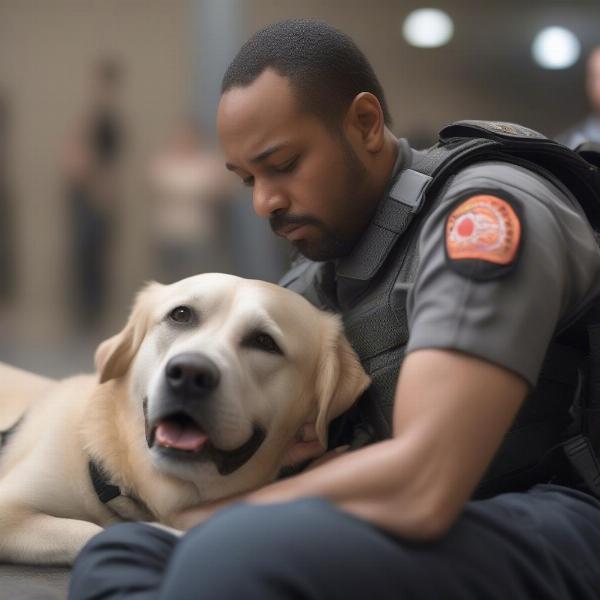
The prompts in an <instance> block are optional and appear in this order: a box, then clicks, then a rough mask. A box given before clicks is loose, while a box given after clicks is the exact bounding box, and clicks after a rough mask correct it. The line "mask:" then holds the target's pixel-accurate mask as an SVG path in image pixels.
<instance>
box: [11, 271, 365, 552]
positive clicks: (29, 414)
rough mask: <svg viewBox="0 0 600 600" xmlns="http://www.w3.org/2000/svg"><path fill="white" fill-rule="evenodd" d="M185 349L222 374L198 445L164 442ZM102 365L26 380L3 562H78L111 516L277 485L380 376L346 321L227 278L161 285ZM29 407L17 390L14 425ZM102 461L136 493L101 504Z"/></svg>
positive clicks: (166, 518)
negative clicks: (312, 435)
mask: <svg viewBox="0 0 600 600" xmlns="http://www.w3.org/2000/svg"><path fill="white" fill-rule="evenodd" d="M178 306H185V307H188V308H189V309H190V310H189V311H183V314H184V316H187V317H189V316H190V315H191V317H190V318H189V319H188V320H187V321H185V322H178V321H177V320H176V319H174V317H173V312H172V311H173V309H174V308H175V307H178ZM180 313H181V311H180V312H178V313H177V315H179V317H180V316H181V314H180ZM265 335H266V336H267V337H265ZM261 336H262V337H261ZM269 336H270V337H269ZM272 341H274V342H275V346H273V345H272V344H271V342H272ZM182 355H186V356H190V355H191V356H192V357H202V360H207V361H209V362H210V364H211V365H213V367H214V368H215V369H216V370H217V371H218V373H219V380H218V385H216V386H215V388H214V389H211V390H210V392H209V393H207V394H206V395H205V396H203V398H202V400H201V402H200V401H198V400H197V399H196V400H194V402H193V403H192V404H193V406H194V408H193V410H191V409H190V410H191V413H190V414H192V413H193V420H194V422H195V423H196V424H199V426H200V428H201V431H202V432H203V433H205V434H206V436H208V442H206V444H205V445H204V446H202V447H201V449H200V450H198V451H197V452H196V451H187V450H185V449H184V450H181V449H177V446H175V449H173V448H170V447H169V444H167V443H163V444H159V443H157V441H156V433H155V432H156V431H157V429H156V427H157V425H156V424H157V423H158V424H159V427H160V422H161V419H164V418H169V411H171V412H172V411H174V410H176V408H174V407H175V405H176V406H177V407H181V406H182V405H183V404H185V403H186V402H188V400H187V397H181V396H180V395H179V396H178V393H179V392H174V391H173V390H172V389H170V388H169V384H168V383H165V380H166V375H165V373H166V369H167V366H168V364H170V362H169V361H171V360H172V359H173V358H174V357H179V356H182ZM96 367H97V373H96V375H81V376H76V377H72V378H69V379H66V380H63V381H60V382H56V383H53V382H50V381H48V380H45V379H43V378H38V379H36V378H32V379H31V380H30V387H29V388H27V386H24V387H25V388H27V391H28V394H25V396H27V397H28V398H31V397H32V396H33V395H38V394H39V397H38V398H37V399H36V400H35V401H34V402H31V403H30V404H29V407H28V408H27V410H26V412H25V414H24V418H23V420H22V422H21V423H20V424H19V426H18V428H17V430H16V433H15V434H14V436H13V437H11V438H10V441H9V442H8V445H7V446H6V447H5V448H4V449H3V450H2V452H1V454H0V560H2V561H11V562H29V563H38V564H69V563H71V562H72V561H73V559H74V558H75V556H76V554H77V552H78V551H79V550H80V549H81V547H82V546H83V545H84V544H85V543H86V542H87V540H89V539H90V537H92V536H93V535H94V534H96V533H98V532H99V531H100V530H101V528H102V527H103V526H106V525H108V524H110V523H113V522H115V521H119V520H122V519H143V520H156V521H159V522H161V523H165V524H167V525H168V524H169V523H170V522H171V521H170V519H171V518H172V517H173V516H174V515H176V514H178V512H179V511H182V510H184V509H186V508H189V507H191V506H194V505H197V504H201V503H203V502H208V501H213V500H216V499H219V498H224V497H227V496H230V495H234V494H236V493H240V492H243V491H245V490H250V489H253V488H256V487H258V486H260V485H263V484H265V483H267V482H269V481H272V480H273V479H274V478H275V477H276V476H277V474H278V472H279V471H280V469H281V468H282V466H284V465H285V464H286V463H285V461H286V456H288V455H289V452H290V449H291V448H292V447H293V446H294V444H297V443H298V434H299V432H300V431H301V430H302V428H303V426H304V425H305V424H306V423H314V425H315V427H316V432H317V435H318V438H319V440H320V442H321V443H322V445H323V446H325V444H326V438H327V427H328V424H329V421H330V420H331V419H332V418H334V417H335V416H337V415H339V414H341V413H342V412H343V411H345V410H346V409H348V408H349V407H350V406H351V405H352V403H353V402H354V401H355V400H356V398H357V397H358V396H359V395H360V393H361V392H362V391H363V390H364V389H365V388H366V386H367V385H368V383H369V378H368V377H367V375H366V374H365V372H364V371H363V369H362V368H361V366H360V363H359V362H358V359H357V357H356V355H355V354H354V352H353V351H352V349H351V347H350V345H349V344H348V342H347V340H346V339H345V338H344V336H343V332H342V327H341V323H340V321H339V318H338V317H336V316H334V315H332V314H328V313H325V312H321V311H318V310H317V309H315V308H314V307H313V306H311V305H310V304H309V303H308V302H307V301H306V300H305V299H303V298H302V297H301V296H298V295H297V294H294V293H293V292H290V291H289V290H285V289H283V288H280V287H278V286H275V285H271V284H267V283H264V282H259V281H249V280H244V279H240V278H237V277H233V276H229V275H220V274H205V275H198V276H195V277H190V278H188V279H185V280H183V281H180V282H177V283H174V284H172V285H169V286H164V285H160V284H157V283H151V284H149V285H148V286H147V287H146V288H145V289H143V290H142V292H140V294H139V295H138V297H137V300H136V302H135V305H134V308H133V310H132V313H131V315H130V318H129V320H128V322H127V324H126V326H125V327H124V329H123V330H122V331H121V332H120V333H118V334H117V335H116V336H114V337H112V338H110V339H108V340H106V341H105V342H103V343H102V344H101V345H100V346H99V348H98V350H97V352H96ZM27 404H28V401H26V400H24V399H23V397H19V394H16V393H15V394H14V396H13V397H12V398H11V396H8V397H7V396H6V394H4V393H3V394H2V402H1V403H0V430H2V429H3V428H6V427H7V426H8V425H10V424H11V423H12V422H14V421H16V420H17V418H18V417H19V416H20V414H21V413H22V412H23V411H24V410H25V408H26V405H27ZM186 410H187V409H186ZM165 415H166V417H165ZM256 431H261V432H263V433H264V435H265V437H264V439H263V441H262V443H261V444H260V445H259V446H258V448H257V449H255V451H254V453H252V454H251V455H250V457H249V458H246V459H244V460H243V461H242V462H241V464H235V465H234V470H233V471H232V472H223V471H222V470H220V469H219V468H218V464H217V463H218V461H217V460H216V459H215V460H213V458H212V457H213V455H212V454H210V451H212V450H211V449H214V450H215V452H222V451H223V452H225V453H227V452H231V451H234V450H235V449H237V448H240V447H243V446H244V444H245V443H246V442H247V441H248V440H249V439H251V438H252V435H253V433H256ZM159 441H161V440H159ZM162 442H164V439H162ZM198 443H200V442H198ZM207 449H208V450H207ZM205 450H206V452H205ZM207 452H209V453H208V454H207ZM202 456H204V457H203V458H201V457H202ZM199 457H200V458H199ZM90 459H93V460H94V461H95V462H96V464H98V465H100V466H101V467H102V469H103V470H104V471H105V472H106V474H107V477H108V478H109V480H110V482H111V483H112V484H114V485H117V486H119V487H120V488H121V491H122V494H123V497H120V498H118V499H116V500H113V501H112V502H111V503H109V505H106V504H103V503H101V502H100V501H99V499H98V497H97V495H96V493H95V492H94V489H93V486H92V483H91V478H90V475H89V472H88V464H89V461H90ZM238 463H239V460H238ZM128 497H129V498H128ZM110 505H112V506H110ZM109 506H110V507H109Z"/></svg>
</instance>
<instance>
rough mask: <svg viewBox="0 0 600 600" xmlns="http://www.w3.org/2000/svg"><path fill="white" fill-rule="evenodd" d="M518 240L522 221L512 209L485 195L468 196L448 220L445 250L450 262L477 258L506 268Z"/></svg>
mask: <svg viewBox="0 0 600 600" xmlns="http://www.w3.org/2000/svg"><path fill="white" fill-rule="evenodd" d="M520 240H521V222H520V221H519V217H518V216H517V214H516V213H515V211H514V209H513V207H512V206H511V205H510V204H509V203H508V202H507V201H506V200H503V199H502V198H498V197H497V196H491V195H488V194H480V195H477V196H471V197H470V198H468V199H467V200H465V201H464V202H462V203H461V204H459V206H457V207H456V208H455V209H454V210H453V211H452V214H451V215H450V216H449V217H448V221H447V223H446V249H447V252H448V258H449V259H450V260H462V259H477V260H483V261H486V262H490V263H494V264H498V265H509V264H510V263H512V262H513V260H514V259H515V257H516V255H517V250H518V249H519V242H520Z"/></svg>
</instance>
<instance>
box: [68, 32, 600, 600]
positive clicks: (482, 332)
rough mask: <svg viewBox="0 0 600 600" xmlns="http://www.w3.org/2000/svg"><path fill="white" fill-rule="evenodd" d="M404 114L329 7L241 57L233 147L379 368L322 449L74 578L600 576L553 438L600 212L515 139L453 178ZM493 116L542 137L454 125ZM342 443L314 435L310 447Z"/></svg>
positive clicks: (595, 534) (347, 589)
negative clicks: (291, 472) (304, 465)
mask: <svg viewBox="0 0 600 600" xmlns="http://www.w3.org/2000/svg"><path fill="white" fill-rule="evenodd" d="M389 124H390V117H389V113H388V108H387V106H386V102H385V99H384V95H383V92H382V89H381V87H380V85H379V82H378V81H377V78H376V76H375V74H374V73H373V71H372V69H371V67H370V65H369V63H368V62H367V60H366V58H365V57H364V56H363V54H362V53H361V52H360V50H359V49H358V48H357V47H356V46H355V44H354V43H353V42H352V41H351V40H350V39H349V38H348V37H347V36H346V35H344V34H342V33H340V32H339V31H337V30H335V29H333V28H331V27H329V26H328V25H326V24H323V23H318V22H310V21H286V22H282V23H277V24H274V25H271V26H269V27H267V28H265V29H264V30H262V31H260V32H258V33H257V34H255V35H254V36H253V37H252V38H251V39H250V40H249V41H248V42H247V43H246V44H245V45H244V46H243V47H242V49H241V50H240V52H239V54H238V55H237V57H236V58H235V59H234V60H233V62H232V64H231V65H230V67H229V69H228V71H227V72H226V74H225V77H224V81H223V94H222V98H221V101H220V106H219V115H218V127H219V134H220V138H221V141H222V144H223V147H224V151H225V155H226V160H227V167H228V168H229V169H230V170H231V171H233V172H235V173H236V174H237V175H239V177H240V178H241V179H242V180H243V182H244V183H245V184H246V185H248V186H250V187H251V188H252V194H253V205H254V209H255V211H256V213H257V214H258V216H259V217H262V218H266V219H269V222H270V224H271V227H272V229H273V231H274V232H275V233H276V234H278V235H281V236H283V237H285V238H287V239H288V240H289V241H290V242H291V243H292V244H293V245H294V246H295V247H296V248H297V250H298V251H299V252H300V254H301V255H303V257H305V258H304V259H303V260H301V261H299V262H298V264H297V265H296V266H295V267H294V268H293V269H292V270H291V271H290V273H289V274H288V275H287V276H286V277H285V278H284V280H283V282H282V283H283V284H284V285H287V286H289V287H291V288H292V289H296V290H298V291H299V292H300V293H303V294H305V295H306V297H308V298H309V299H310V300H311V301H312V302H314V303H316V304H317V305H319V306H321V307H323V308H328V309H330V310H335V311H338V312H339V313H341V315H342V317H343V319H344V323H345V326H346V332H347V334H348V336H349V338H350V340H351V342H352V343H353V345H354V347H355V349H356V350H357V352H358V354H359V356H360V357H361V360H362V361H363V364H364V366H365V368H366V369H367V370H368V371H369V373H370V374H371V376H372V378H373V385H372V387H371V389H370V390H369V391H368V392H367V394H366V395H365V397H363V398H362V399H361V401H360V402H359V403H358V405H357V408H356V410H355V411H352V412H351V413H349V414H348V415H346V417H345V418H342V419H341V420H340V421H339V422H337V423H335V424H334V425H335V426H334V427H333V428H332V431H331V432H330V435H331V444H330V448H331V450H330V452H329V454H327V455H326V456H325V457H324V458H323V459H321V464H319V465H318V466H316V467H314V468H312V469H308V470H305V471H304V472H302V473H300V474H298V475H295V476H291V477H287V478H285V479H282V480H280V481H278V482H276V483H274V484H272V485H269V486H267V487H265V488H263V489H262V490H258V491H257V492H254V493H251V494H249V495H248V496H246V497H245V498H244V500H245V502H241V503H235V504H233V506H231V507H228V508H226V509H224V510H221V511H219V512H218V513H217V514H216V515H215V516H213V517H212V518H208V520H206V519H207V517H209V516H211V515H212V513H213V512H214V511H215V510H216V509H218V508H222V505H219V506H213V507H209V508H199V509H198V510H194V511H190V512H189V513H188V514H186V515H184V516H183V518H182V523H184V522H185V523H186V524H187V525H191V524H193V523H199V522H201V521H204V520H206V522H204V523H203V524H202V525H199V526H197V527H194V528H192V529H191V530H190V531H189V533H187V534H186V535H185V536H184V537H183V538H181V539H179V538H177V537H176V536H174V535H172V534H170V533H167V532H164V531H160V532H157V530H155V529H153V528H150V527H149V526H147V525H141V524H137V525H122V526H117V527H115V528H113V529H109V530H108V531H107V532H105V533H103V534H101V535H100V536H98V537H97V538H96V539H95V540H93V541H92V542H91V543H90V544H89V545H88V546H87V547H86V549H84V551H83V553H82V554H81V555H80V558H79V560H78V562H77V564H76V567H75V571H74V575H73V584H72V585H73V587H72V597H73V598H91V597H92V596H93V595H94V594H98V595H101V596H102V597H103V598H111V597H121V595H126V592H127V591H133V590H135V591H136V594H137V595H136V598H150V597H157V596H156V594H158V596H159V597H162V598H215V599H217V598H218V599H236V600H237V599H239V598H245V599H260V600H266V599H273V598H281V599H283V598H311V599H312V598H314V599H317V598H318V599H327V598H345V599H349V598H377V599H378V600H381V599H385V598H389V599H398V598H419V599H420V598H436V599H439V598H452V599H457V600H466V599H468V598H473V599H475V598H476V599H481V598H512V599H513V600H517V599H521V598H523V599H524V598H529V599H535V600H538V599H540V598H547V599H551V598H555V599H557V600H558V599H561V600H564V599H567V598H573V599H575V598H576V599H577V600H583V599H592V598H600V565H599V562H598V557H599V556H600V501H599V500H598V499H597V498H595V497H594V495H593V494H591V493H589V490H587V491H585V490H584V489H583V487H581V488H580V486H579V485H575V483H573V485H572V486H571V485H564V483H569V479H568V477H564V478H561V476H560V473H559V471H560V470H559V469H558V466H557V465H554V464H552V461H550V464H547V463H548V461H547V460H545V459H546V458H547V457H548V456H552V452H551V450H553V449H554V448H555V446H556V444H559V443H560V440H561V439H563V438H562V437H561V436H562V435H563V433H564V432H563V431H562V429H563V428H564V427H566V426H567V425H569V423H570V420H572V415H573V412H572V410H571V408H572V406H571V405H573V404H574V402H575V401H576V400H577V398H578V393H579V392H580V391H581V385H580V384H581V381H580V380H578V374H581V370H580V369H579V368H578V366H577V364H576V363H577V361H576V359H575V358H574V356H575V354H576V353H574V352H570V351H569V349H568V348H569V346H568V345H567V344H566V343H563V342H564V341H563V340H562V338H560V339H559V336H558V335H557V334H558V333H560V332H562V331H565V330H566V329H567V328H568V326H569V325H571V324H572V323H573V322H574V321H575V320H576V319H577V318H578V317H579V316H580V315H581V314H582V313H583V312H584V310H585V309H586V308H587V307H589V306H591V305H593V303H594V301H595V299H596V298H597V297H599V296H600V251H599V249H598V246H597V244H596V241H595V238H594V233H593V231H592V228H591V227H590V224H589V223H588V221H587V220H586V218H585V216H584V213H583V211H582V209H581V207H580V206H579V204H578V203H577V202H576V201H575V200H574V197H573V195H572V194H571V193H570V191H569V190H568V189H567V188H566V187H565V186H564V185H562V184H561V183H560V182H559V181H558V180H555V179H554V178H553V177H550V176H548V177H545V176H544V175H543V174H541V173H543V172H544V171H543V170H540V169H537V168H533V167H532V168H527V166H525V165H526V164H528V163H525V162H523V163H522V164H515V163H514V162H511V161H509V160H504V159H502V158H501V157H500V158H499V157H498V156H499V155H498V156H496V155H491V154H488V155H485V156H483V157H482V158H481V159H480V160H477V161H475V162H474V163H471V164H468V165H467V166H465V167H463V168H456V169H455V171H454V172H453V173H452V175H451V176H448V177H446V178H445V179H444V181H443V182H442V181H440V184H439V185H438V186H437V188H435V189H434V191H433V192H432V191H431V189H432V188H431V184H432V182H434V181H438V179H437V174H436V173H437V169H438V167H437V166H436V168H435V169H433V168H430V167H431V165H432V164H433V163H432V161H433V158H431V157H432V156H433V154H431V153H417V152H414V151H412V150H411V149H410V148H409V147H408V145H407V144H406V142H405V141H403V140H398V139H396V137H394V135H393V134H392V132H391V131H390V129H389ZM473 130H477V131H481V133H482V135H489V136H492V137H493V136H494V135H495V134H494V131H496V132H497V133H498V135H500V134H501V135H503V136H504V137H505V138H506V139H511V137H512V138H514V139H515V140H516V139H517V138H519V139H521V138H531V140H533V142H535V141H536V139H537V138H538V137H541V136H539V135H538V134H536V133H535V132H531V130H527V129H525V128H519V127H517V126H510V125H506V124H485V123H483V124H482V123H477V122H470V123H469V122H467V123H466V124H463V125H459V126H455V127H454V128H450V129H448V130H447V133H446V135H447V137H448V140H449V141H447V142H448V143H447V144H446V148H447V149H448V148H450V149H452V148H453V147H454V146H457V144H458V142H457V141H456V139H458V138H460V135H459V134H461V135H463V134H462V133H461V132H463V133H464V132H472V131H473ZM454 136H458V137H456V138H455V137H454ZM498 139H500V138H498ZM452 140H455V141H452ZM538 141H539V140H538ZM462 143H463V142H461V144H462ZM453 144H454V146H453ZM540 144H541V145H542V146H543V145H544V142H543V141H540ZM462 147H463V146H461V148H462ZM464 147H467V146H464ZM453 156H454V155H453ZM428 161H429V162H428ZM428 165H429V166H428ZM440 168H441V167H440ZM428 170H429V174H428ZM426 189H428V190H430V191H429V192H428V193H424V190H426ZM558 342H561V343H558ZM551 350H552V351H551ZM400 367H402V368H401V370H400ZM571 367H573V368H571ZM541 382H543V383H541ZM340 444H344V445H350V446H351V448H352V450H353V451H349V452H340V451H339V450H340ZM335 447H337V448H335ZM342 448H343V446H342ZM336 449H337V452H336ZM322 452H323V449H321V448H319V447H318V444H316V443H315V442H310V441H308V442H305V443H304V445H303V446H302V447H300V446H299V448H298V462H302V460H303V459H308V458H314V457H316V456H318V455H319V454H321V453H322ZM326 459H329V460H326ZM555 467H556V468H555ZM559 482H560V483H561V485H559V484H558V483H559ZM573 482H575V479H573ZM474 498H477V499H474ZM115 557H118V558H119V559H120V561H121V562H120V563H118V564H117V562H116V561H115ZM94 597H96V596H94Z"/></svg>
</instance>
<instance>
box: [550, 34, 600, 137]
mask: <svg viewBox="0 0 600 600" xmlns="http://www.w3.org/2000/svg"><path fill="white" fill-rule="evenodd" d="M585 91H586V94H587V98H588V100H589V103H590V108H591V109H592V110H591V112H590V114H589V115H588V116H587V117H586V118H585V119H584V120H583V121H581V122H579V123H577V124H576V125H573V127H571V128H569V129H567V131H564V132H563V133H561V134H560V135H559V136H558V137H557V138H556V139H557V140H558V141H559V142H560V143H561V144H564V145H565V146H568V147H569V148H576V147H577V146H579V144H583V143H585V142H595V143H597V144H600V46H597V47H595V48H593V49H592V51H591V52H590V53H589V55H588V59H587V63H586V74H585Z"/></svg>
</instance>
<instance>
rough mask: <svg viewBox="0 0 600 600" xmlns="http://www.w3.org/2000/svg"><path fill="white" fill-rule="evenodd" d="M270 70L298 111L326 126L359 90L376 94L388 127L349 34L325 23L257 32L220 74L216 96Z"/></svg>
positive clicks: (379, 91)
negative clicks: (291, 93)
mask: <svg viewBox="0 0 600 600" xmlns="http://www.w3.org/2000/svg"><path fill="white" fill-rule="evenodd" d="M269 68H270V69H273V70H274V71H275V72H276V73H278V74H279V75H281V76H283V77H286V78H288V79H289V80H290V82H291V84H292V87H293V88H294V89H295V91H296V92H297V93H298V100H299V102H300V105H301V107H302V108H303V109H306V110H308V111H310V112H312V113H313V114H316V115H317V116H319V117H321V118H323V120H324V121H325V122H326V123H328V124H330V125H338V124H339V122H340V119H341V117H342V116H343V115H344V114H345V113H346V110H347V109H348V107H349V106H350V104H351V103H352V100H353V99H354V98H355V96H356V95H357V94H359V93H360V92H370V93H372V94H373V95H374V96H376V98H377V99H378V100H379V103H380V104H381V108H382V110H383V117H384V121H385V124H386V125H390V124H391V121H392V119H391V116H390V113H389V110H388V106H387V103H386V100H385V95H384V93H383V88H382V87H381V84H380V83H379V80H378V79H377V76H376V75H375V71H373V67H371V65H370V63H369V61H368V60H367V58H366V56H365V55H364V54H363V53H362V51H361V50H360V48H359V47H358V46H357V45H356V44H355V43H354V41H353V40H352V39H351V38H350V36H348V35H346V34H345V33H343V32H341V31H339V30H338V29H335V28H334V27H332V26H331V25H329V24H327V23H324V22H322V21H312V20H308V19H290V20H286V21H280V22H278V23H273V24H271V25H267V27H265V28H263V29H261V30H260V31H257V32H256V33H255V34H254V35H253V36H252V37H251V38H250V39H249V40H248V41H247V42H246V43H245V44H244V45H243V46H242V47H241V49H240V51H239V52H238V54H237V56H236V57H235V58H234V59H233V61H232V62H231V64H230V65H229V67H228V68H227V71H225V75H224V76H223V82H222V84H221V93H222V94H223V93H225V92H226V91H228V90H229V89H231V88H234V87H246V86H248V85H250V84H251V83H252V82H254V81H255V80H256V79H257V78H258V77H259V76H260V75H261V74H262V73H263V72H264V71H265V70H266V69H269Z"/></svg>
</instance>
